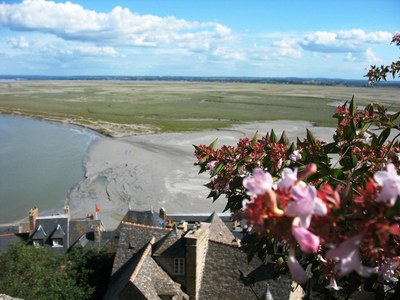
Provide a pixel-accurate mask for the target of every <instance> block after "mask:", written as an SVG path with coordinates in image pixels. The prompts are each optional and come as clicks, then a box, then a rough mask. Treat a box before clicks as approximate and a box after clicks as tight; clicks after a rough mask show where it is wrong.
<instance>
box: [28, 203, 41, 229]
mask: <svg viewBox="0 0 400 300" xmlns="http://www.w3.org/2000/svg"><path fill="white" fill-rule="evenodd" d="M38 215H39V209H38V208H37V207H36V206H35V207H33V208H31V209H30V210H29V231H30V233H32V232H33V231H34V230H35V228H36V218H37V216H38Z"/></svg>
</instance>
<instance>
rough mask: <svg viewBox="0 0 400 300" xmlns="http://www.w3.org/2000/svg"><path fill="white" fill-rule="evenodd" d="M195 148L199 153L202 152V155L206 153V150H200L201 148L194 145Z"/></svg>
mask: <svg viewBox="0 0 400 300" xmlns="http://www.w3.org/2000/svg"><path fill="white" fill-rule="evenodd" d="M193 147H194V149H195V150H196V151H197V152H200V153H203V152H204V149H202V148H200V147H199V146H197V145H193Z"/></svg>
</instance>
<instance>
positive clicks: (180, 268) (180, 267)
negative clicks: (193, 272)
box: [174, 257, 185, 275]
mask: <svg viewBox="0 0 400 300" xmlns="http://www.w3.org/2000/svg"><path fill="white" fill-rule="evenodd" d="M174 273H175V275H185V259H184V258H181V257H177V258H174Z"/></svg>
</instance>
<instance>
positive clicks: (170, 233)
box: [109, 213, 291, 300]
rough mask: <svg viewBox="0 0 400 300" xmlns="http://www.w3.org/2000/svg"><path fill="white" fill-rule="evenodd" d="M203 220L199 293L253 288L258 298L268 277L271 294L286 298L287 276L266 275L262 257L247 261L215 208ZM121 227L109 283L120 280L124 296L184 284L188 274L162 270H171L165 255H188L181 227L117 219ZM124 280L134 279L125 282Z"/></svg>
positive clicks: (147, 295) (240, 295)
mask: <svg viewBox="0 0 400 300" xmlns="http://www.w3.org/2000/svg"><path fill="white" fill-rule="evenodd" d="M168 218H169V216H168V215H167V219H168ZM137 220H138V219H136V221H137ZM205 221H208V223H209V224H207V223H205V224H203V226H201V227H200V229H201V228H202V229H203V230H207V231H208V230H209V234H208V233H207V238H206V243H207V246H205V247H204V248H203V249H205V251H206V252H204V253H205V256H204V269H202V270H201V271H200V273H197V274H196V279H195V280H198V282H201V284H200V289H199V294H198V295H199V299H253V298H255V295H254V292H255V293H256V294H257V296H258V297H259V298H260V299H262V296H263V295H264V293H265V289H266V284H267V282H268V284H269V287H270V290H271V292H272V295H273V297H274V299H275V300H277V299H288V298H289V294H290V284H291V280H290V278H289V277H288V276H287V277H281V278H280V279H279V280H273V279H272V278H270V277H268V276H269V274H270V273H269V272H270V269H268V266H264V267H260V264H261V261H260V260H258V259H257V258H254V259H253V260H252V261H251V263H250V264H249V263H248V262H247V255H246V253H244V252H243V251H242V250H241V249H239V248H238V246H237V244H234V243H232V241H233V240H234V236H233V234H232V232H231V231H230V230H229V229H228V228H227V227H226V225H225V224H224V222H223V221H222V220H221V218H220V217H219V216H218V215H217V214H215V213H214V214H212V215H211V216H209V217H208V218H206V219H205ZM204 225H206V226H204ZM119 228H120V237H119V244H118V248H117V253H116V256H115V260H114V266H113V271H112V274H113V275H112V278H113V284H110V289H115V286H116V284H120V285H122V286H120V290H124V291H125V292H126V293H127V294H126V295H122V296H126V297H133V299H160V297H159V296H160V294H159V292H160V290H161V291H165V292H167V291H170V292H171V293H175V292H177V291H179V290H178V287H179V284H177V283H176V281H178V282H180V283H182V284H183V287H185V286H186V283H185V282H186V280H188V279H187V278H186V279H185V277H184V276H186V275H180V277H179V278H178V277H175V275H174V274H173V273H170V275H167V273H165V272H170V271H169V270H168V269H166V268H165V267H166V265H164V263H165V262H166V259H167V260H168V259H169V260H171V259H172V258H175V257H183V258H185V259H188V256H187V252H186V243H187V241H186V237H183V236H182V233H181V232H180V231H177V230H175V229H173V230H171V229H163V228H159V227H154V226H148V225H142V224H135V223H128V222H121V224H120V227H119ZM152 238H154V243H153V246H152V247H150V246H149V244H148V241H149V240H150V239H152ZM144 249H148V250H147V251H148V252H146V253H145V252H143V251H144ZM199 250H201V249H199ZM138 257H141V258H138ZM186 263H188V262H186ZM161 266H162V268H161ZM127 269H128V271H127ZM159 269H160V270H161V271H162V272H161V271H159ZM135 270H136V273H135ZM164 270H165V271H164ZM124 272H127V273H124ZM163 272H164V273H165V274H164V273H163ZM255 272H262V274H263V276H264V277H262V281H260V282H258V281H257V280H255V279H254V277H253V276H254V274H255ZM127 274H128V275H129V274H136V275H135V276H133V275H130V277H129V278H130V279H129V280H128V279H127V276H128V275H127ZM257 274H258V273H257ZM271 274H272V273H271ZM157 276H159V277H157ZM170 276H171V277H170ZM197 276H200V278H197ZM265 276H267V277H265ZM257 278H258V277H257ZM266 279H268V281H266ZM170 280H171V281H170ZM128 281H130V282H131V283H132V284H131V285H129V283H128ZM157 282H160V286H157V284H158V283H157ZM250 284H251V287H250V286H249V285H250ZM169 288H171V290H169ZM179 289H180V287H179ZM252 289H253V290H254V292H253V290H252ZM109 292H110V290H109ZM110 293H111V292H110ZM110 295H113V294H112V293H111V294H110ZM182 295H186V294H182ZM114 296H116V294H114ZM186 296H187V295H186ZM109 299H117V298H116V297H111V298H109ZM121 299H125V298H121ZM126 299H128V298H126Z"/></svg>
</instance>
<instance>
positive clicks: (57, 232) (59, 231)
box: [51, 224, 66, 239]
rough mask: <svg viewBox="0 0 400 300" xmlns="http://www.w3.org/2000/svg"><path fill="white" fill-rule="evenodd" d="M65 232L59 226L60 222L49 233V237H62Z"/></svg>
mask: <svg viewBox="0 0 400 300" xmlns="http://www.w3.org/2000/svg"><path fill="white" fill-rule="evenodd" d="M65 235H66V234H65V232H64V230H63V229H62V228H61V226H60V224H58V225H57V228H56V230H55V231H53V233H52V234H51V238H52V239H62V238H64V237H65Z"/></svg>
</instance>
